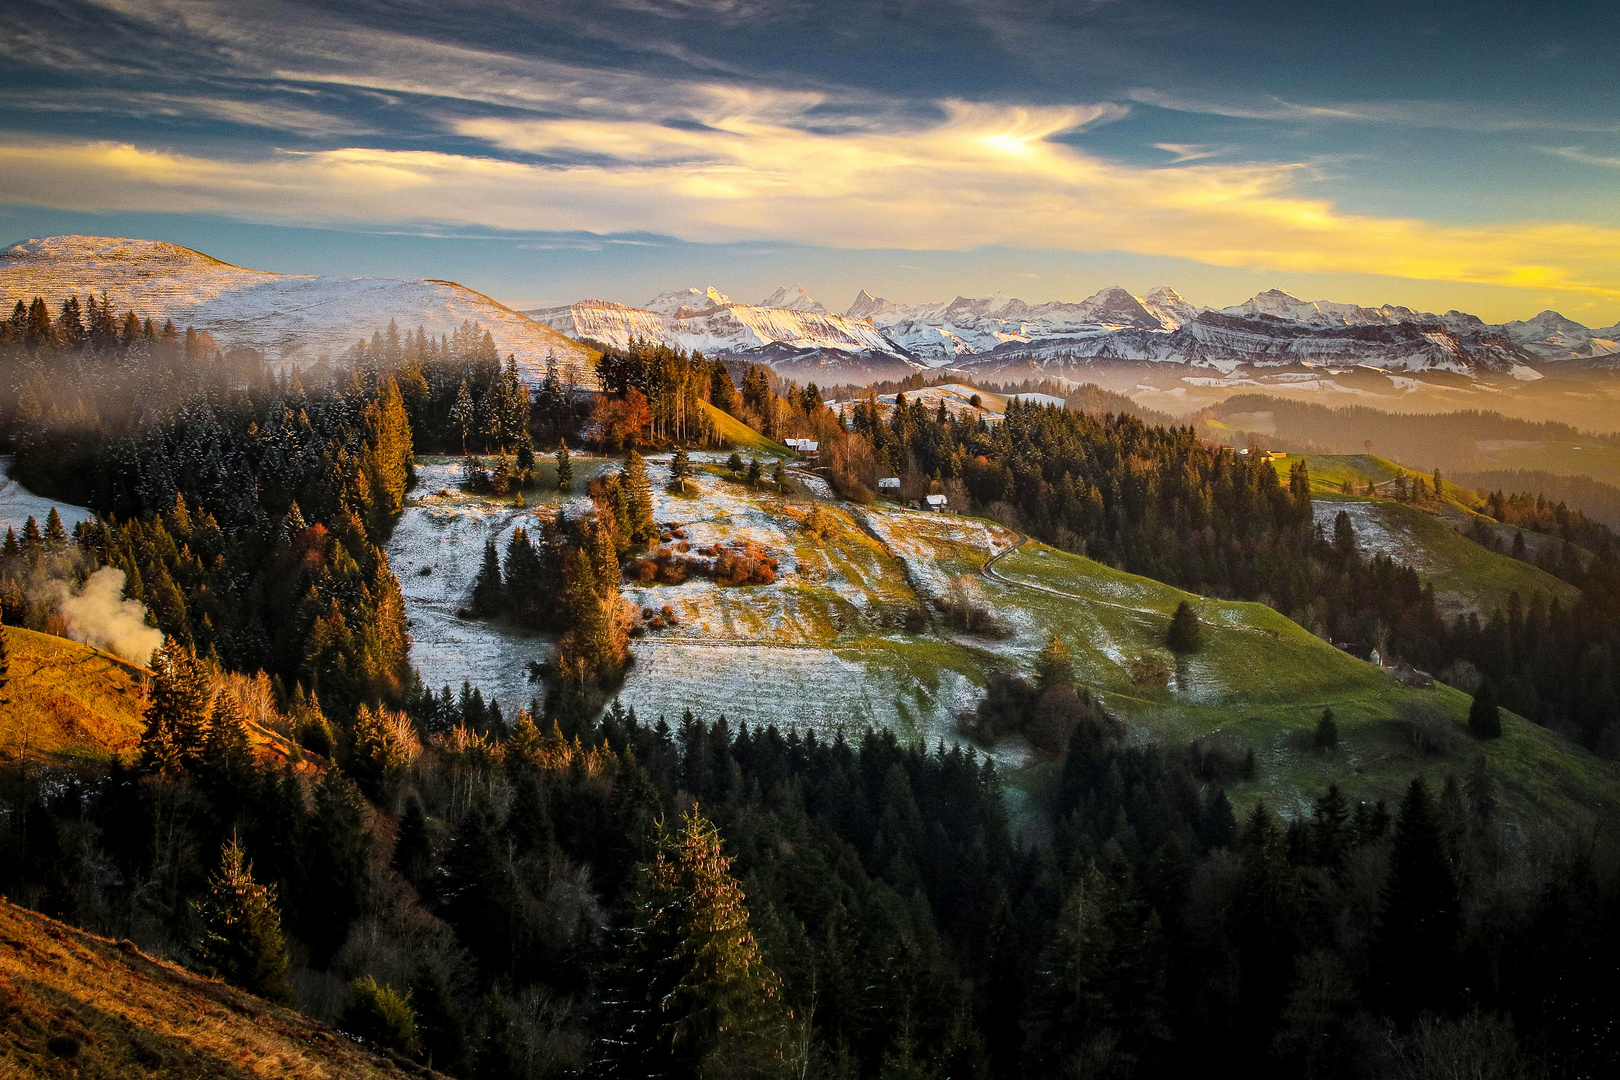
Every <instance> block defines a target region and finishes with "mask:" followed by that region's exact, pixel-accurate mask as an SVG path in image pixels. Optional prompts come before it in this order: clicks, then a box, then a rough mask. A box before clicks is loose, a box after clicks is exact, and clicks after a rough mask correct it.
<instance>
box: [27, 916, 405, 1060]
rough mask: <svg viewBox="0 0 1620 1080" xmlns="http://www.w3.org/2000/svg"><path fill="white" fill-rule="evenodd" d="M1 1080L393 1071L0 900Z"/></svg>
mask: <svg viewBox="0 0 1620 1080" xmlns="http://www.w3.org/2000/svg"><path fill="white" fill-rule="evenodd" d="M53 1038H54V1039H58V1040H62V1039H71V1040H72V1041H73V1043H74V1044H76V1052H75V1053H73V1054H72V1057H71V1058H67V1057H64V1056H63V1055H62V1053H61V1051H63V1050H65V1049H68V1048H67V1047H66V1046H64V1045H63V1043H61V1042H58V1043H57V1048H56V1050H55V1051H53V1050H52V1049H51V1048H50V1047H49V1046H48V1045H47V1044H48V1043H49V1041H50V1040H52V1039H53ZM422 1072H423V1074H424V1075H427V1074H426V1070H422ZM0 1075H5V1076H41V1077H58V1076H59V1077H68V1076H78V1077H87V1078H100V1077H109V1078H110V1077H127V1076H142V1077H162V1078H169V1077H173V1078H176V1080H178V1078H181V1077H185V1078H191V1077H209V1078H211V1080H212V1078H217V1080H246V1078H249V1077H267V1078H268V1077H277V1078H280V1077H287V1078H296V1080H316V1078H321V1080H326V1078H337V1077H382V1076H396V1077H397V1076H400V1075H402V1074H401V1072H400V1070H399V1069H397V1068H394V1067H391V1066H390V1065H389V1064H388V1063H386V1062H385V1061H383V1059H381V1058H377V1057H374V1056H373V1055H371V1054H368V1053H365V1052H364V1051H362V1050H361V1049H360V1048H359V1047H357V1046H355V1045H354V1044H353V1043H351V1042H349V1041H348V1040H347V1039H345V1038H343V1037H341V1036H338V1035H335V1034H333V1032H331V1031H330V1030H329V1029H327V1028H325V1027H324V1026H322V1025H320V1024H317V1023H315V1022H314V1021H312V1020H309V1019H307V1018H305V1017H303V1016H300V1015H299V1014H297V1013H295V1012H293V1011H292V1010H290V1009H283V1008H279V1007H277V1006H274V1005H270V1004H269V1003H267V1002H265V1001H262V1000H260V999H258V998H255V997H252V996H251V995H248V994H245V993H243V992H241V991H239V990H236V989H234V988H232V987H229V986H226V985H225V984H223V983H219V982H214V981H212V980H209V979H204V978H201V977H199V976H197V975H195V974H193V973H192V972H189V971H187V970H185V969H184V968H181V967H179V966H177V965H174V964H169V963H165V962H163V961H160V960H154V959H152V958H150V957H147V956H145V955H143V954H141V953H139V952H136V951H133V950H131V951H125V950H124V949H121V948H120V947H119V946H118V945H117V944H115V943H113V942H111V941H108V940H107V939H105V938H99V937H96V936H95V935H93V934H87V933H84V932H82V931H79V930H75V929H73V928H71V927H69V926H67V925H65V924H63V923H59V922H56V921H55V920H53V919H49V918H46V917H45V916H43V915H40V914H37V913H35V912H32V911H28V910H26V909H23V908H19V907H16V906H15V905H12V904H9V903H5V902H3V901H0ZM431 1075H436V1074H431Z"/></svg>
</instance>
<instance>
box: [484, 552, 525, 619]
mask: <svg viewBox="0 0 1620 1080" xmlns="http://www.w3.org/2000/svg"><path fill="white" fill-rule="evenodd" d="M519 531H521V530H519ZM513 538H514V540H515V539H516V536H515V534H514V537H513ZM505 606H506V589H505V586H504V585H503V584H502V578H501V561H500V557H499V556H498V555H496V553H495V541H494V539H493V538H490V539H486V540H485V541H484V561H483V564H482V565H480V566H479V568H478V579H477V581H476V582H474V583H473V594H472V609H473V614H475V615H482V616H484V617H485V618H488V617H489V616H491V615H496V614H499V613H500V611H501V609H502V608H503V607H505Z"/></svg>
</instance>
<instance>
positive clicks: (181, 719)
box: [141, 638, 213, 773]
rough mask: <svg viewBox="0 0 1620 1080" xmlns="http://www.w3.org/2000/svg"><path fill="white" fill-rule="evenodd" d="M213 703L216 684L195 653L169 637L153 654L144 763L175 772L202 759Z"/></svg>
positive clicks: (143, 746)
mask: <svg viewBox="0 0 1620 1080" xmlns="http://www.w3.org/2000/svg"><path fill="white" fill-rule="evenodd" d="M212 706H213V689H212V687H211V686H210V685H209V679H208V675H207V673H206V672H205V671H204V670H203V668H202V665H201V663H200V662H199V661H198V660H197V656H196V654H195V653H193V652H192V651H191V650H190V649H189V648H187V647H186V646H184V645H182V644H181V643H180V642H178V641H176V640H175V639H174V638H169V639H167V640H166V641H164V643H163V644H162V645H161V646H160V647H159V648H158V650H157V652H155V653H153V654H152V689H151V692H150V695H149V697H148V700H147V705H146V731H145V732H144V733H143V734H142V735H141V763H142V765H143V766H144V767H145V768H146V769H148V770H150V771H152V772H158V773H175V772H178V771H179V770H182V769H185V768H188V767H191V766H194V765H196V764H197V763H199V762H200V761H201V760H203V757H204V753H205V747H206V743H207V739H208V733H209V721H210V720H211V718H212V717H211V713H212Z"/></svg>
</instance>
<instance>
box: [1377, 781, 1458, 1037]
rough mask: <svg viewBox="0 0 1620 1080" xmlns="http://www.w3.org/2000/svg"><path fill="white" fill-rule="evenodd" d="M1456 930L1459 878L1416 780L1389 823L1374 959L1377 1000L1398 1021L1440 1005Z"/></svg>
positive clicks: (1424, 790)
mask: <svg viewBox="0 0 1620 1080" xmlns="http://www.w3.org/2000/svg"><path fill="white" fill-rule="evenodd" d="M1460 925H1461V913H1460V904H1459V900H1458V890H1457V879H1456V876H1455V874H1454V873H1453V872H1452V868H1451V865H1450V863H1449V862H1448V860H1447V858H1446V853H1445V847H1444V844H1443V843H1442V841H1441V837H1440V824H1439V821H1438V819H1437V816H1436V814H1435V810H1434V806H1433V802H1432V800H1431V799H1430V798H1429V790H1428V787H1427V786H1426V785H1425V784H1424V782H1423V778H1422V777H1416V778H1414V779H1413V781H1412V783H1411V785H1410V786H1409V787H1408V788H1407V789H1406V797H1405V798H1403V799H1402V800H1401V807H1400V812H1399V813H1398V815H1397V816H1396V820H1395V843H1394V848H1393V850H1392V852H1391V857H1390V865H1389V876H1388V878H1387V879H1386V883H1385V885H1384V894H1383V904H1382V907H1381V909H1380V911H1379V915H1378V930H1377V939H1376V941H1375V944H1374V956H1373V959H1374V971H1375V978H1376V979H1377V987H1378V990H1379V996H1380V998H1381V999H1382V1000H1383V1003H1384V1005H1385V1006H1386V1007H1387V1008H1388V1009H1389V1012H1390V1014H1391V1015H1392V1016H1393V1017H1394V1018H1395V1019H1396V1020H1397V1021H1398V1022H1400V1023H1402V1024H1408V1023H1411V1022H1412V1021H1413V1020H1414V1019H1416V1018H1417V1016H1418V1014H1419V1013H1420V1012H1422V1011H1424V1010H1425V1009H1432V1008H1436V1007H1437V1006H1441V1005H1443V1003H1444V1000H1445V995H1446V994H1447V993H1448V991H1449V989H1450V986H1449V983H1450V972H1451V964H1452V959H1453V951H1454V949H1455V947H1456V942H1457V934H1458V931H1459V929H1460Z"/></svg>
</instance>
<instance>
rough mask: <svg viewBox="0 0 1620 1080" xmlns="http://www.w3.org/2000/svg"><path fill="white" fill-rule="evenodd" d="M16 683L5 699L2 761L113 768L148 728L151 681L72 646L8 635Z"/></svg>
mask: <svg viewBox="0 0 1620 1080" xmlns="http://www.w3.org/2000/svg"><path fill="white" fill-rule="evenodd" d="M5 634H6V644H7V645H8V646H9V649H10V653H11V682H10V683H9V684H7V686H6V688H5V689H4V690H3V691H0V702H3V703H4V704H0V759H7V760H14V759H16V758H18V757H20V756H21V755H22V754H23V753H24V749H25V747H26V752H27V754H28V756H29V758H31V759H33V760H36V761H37V760H53V759H55V760H63V759H76V760H97V761H106V760H109V759H111V758H113V757H117V756H120V755H122V754H125V753H127V752H129V751H130V750H131V749H133V748H134V746H135V744H136V743H138V742H139V741H140V738H141V732H142V731H144V730H145V728H146V723H145V721H144V720H143V719H142V716H141V710H142V709H143V708H144V707H145V704H146V690H145V685H144V682H145V673H144V672H143V670H142V669H141V668H138V667H136V666H135V665H134V664H130V663H127V662H125V661H123V660H120V659H119V658H117V657H116V656H113V655H112V654H111V653H105V652H101V651H100V650H98V649H92V648H90V647H88V646H86V645H80V644H79V643H78V642H75V641H69V640H67V639H66V638H59V637H52V636H51V635H49V634H37V633H35V632H34V631H32V630H23V629H20V628H18V627H15V626H8V627H6V629H5Z"/></svg>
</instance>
